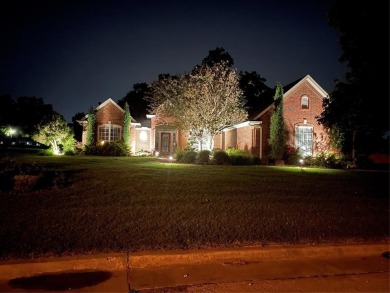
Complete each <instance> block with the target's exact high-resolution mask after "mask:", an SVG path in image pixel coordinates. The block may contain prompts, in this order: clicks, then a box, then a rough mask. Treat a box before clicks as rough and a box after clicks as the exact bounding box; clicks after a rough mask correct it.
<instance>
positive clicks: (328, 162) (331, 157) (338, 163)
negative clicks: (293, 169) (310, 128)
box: [305, 152, 347, 169]
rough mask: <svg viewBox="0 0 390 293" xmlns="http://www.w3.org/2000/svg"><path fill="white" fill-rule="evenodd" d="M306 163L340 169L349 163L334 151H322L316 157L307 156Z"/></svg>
mask: <svg viewBox="0 0 390 293" xmlns="http://www.w3.org/2000/svg"><path fill="white" fill-rule="evenodd" d="M305 165H307V166H314V167H322V168H332V169H340V168H345V167H346V166H347V163H346V162H345V161H344V160H343V158H342V157H341V156H340V155H337V154H335V153H333V152H320V153H318V154H317V155H316V156H315V157H313V156H308V157H306V158H305Z"/></svg>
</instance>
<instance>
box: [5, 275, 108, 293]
mask: <svg viewBox="0 0 390 293" xmlns="http://www.w3.org/2000/svg"><path fill="white" fill-rule="evenodd" d="M111 276H112V273H110V272H107V271H65V272H59V273H46V274H39V275H35V276H31V277H21V278H16V279H12V280H10V281H9V283H8V284H9V285H10V286H11V287H14V288H21V289H25V290H48V291H59V290H61V291H62V290H69V289H80V288H84V287H88V286H93V285H96V284H99V283H102V282H104V281H106V280H108V279H109V278H111Z"/></svg>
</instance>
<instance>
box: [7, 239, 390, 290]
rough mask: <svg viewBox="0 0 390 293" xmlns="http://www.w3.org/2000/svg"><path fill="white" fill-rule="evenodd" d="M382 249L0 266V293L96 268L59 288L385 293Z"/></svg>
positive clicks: (258, 250)
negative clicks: (83, 280) (21, 283)
mask: <svg viewBox="0 0 390 293" xmlns="http://www.w3.org/2000/svg"><path fill="white" fill-rule="evenodd" d="M388 251H390V247H389V243H355V244H338V245H315V246H276V245H275V246H269V247H244V248H232V249H209V250H196V251H166V252H142V253H132V254H129V255H126V254H108V255H93V256H77V257H63V258H50V259H37V260H31V261H23V262H19V261H12V262H2V263H0V291H1V292H13V291H32V290H31V288H30V289H29V288H23V287H15V286H11V285H10V283H9V281H10V280H12V279H16V278H20V277H29V276H34V275H37V274H45V273H54V272H64V271H65V272H69V271H72V272H73V271H80V272H81V271H95V270H99V271H109V272H111V273H110V277H109V278H108V279H107V280H105V281H104V282H101V283H98V284H95V285H91V286H86V287H82V288H78V289H72V284H71V282H70V283H69V284H67V285H68V286H67V290H66V291H72V290H74V291H77V292H128V291H129V288H130V289H132V290H135V291H139V292H183V291H184V292H185V291H188V292H264V291H267V292H270V291H284V292H293V291H300V292H313V291H314V292H318V291H321V292H325V291H327V292H334V291H344V292H346V291H347V292H389V290H390V288H389V287H390V286H389V259H388V258H386V257H385V256H386V252H388ZM384 255H385V256H384ZM127 265H128V267H129V269H127V268H126V267H127ZM38 289H39V288H38ZM39 291H45V288H40V290H39ZM57 291H58V290H57Z"/></svg>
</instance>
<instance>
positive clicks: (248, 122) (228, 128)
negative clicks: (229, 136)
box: [222, 121, 262, 132]
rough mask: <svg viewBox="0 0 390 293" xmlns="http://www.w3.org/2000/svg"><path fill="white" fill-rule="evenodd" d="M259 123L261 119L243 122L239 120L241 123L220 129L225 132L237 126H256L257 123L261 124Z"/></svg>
mask: <svg viewBox="0 0 390 293" xmlns="http://www.w3.org/2000/svg"><path fill="white" fill-rule="evenodd" d="M261 124H262V121H245V122H241V123H238V124H235V125H232V126H229V127H226V128H224V129H222V131H225V132H226V131H229V130H232V129H237V128H241V127H245V126H257V125H261Z"/></svg>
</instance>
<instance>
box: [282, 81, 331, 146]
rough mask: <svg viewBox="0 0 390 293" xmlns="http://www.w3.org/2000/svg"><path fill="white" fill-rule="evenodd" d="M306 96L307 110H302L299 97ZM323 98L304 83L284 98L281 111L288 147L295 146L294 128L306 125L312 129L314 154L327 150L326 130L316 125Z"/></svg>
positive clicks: (306, 82) (327, 137) (309, 85)
mask: <svg viewBox="0 0 390 293" xmlns="http://www.w3.org/2000/svg"><path fill="white" fill-rule="evenodd" d="M304 95H306V96H307V97H308V98H309V108H308V109H302V107H301V97H302V96H304ZM322 99H323V97H322V96H321V95H320V94H319V93H318V92H317V90H316V89H315V88H314V87H313V86H312V85H311V84H310V83H309V82H308V81H304V82H303V83H302V84H301V85H300V86H299V87H298V88H296V89H294V91H292V92H291V93H289V94H288V96H285V98H284V104H283V110H284V118H285V123H286V131H287V133H288V141H287V143H288V145H290V146H294V145H295V126H296V125H304V124H303V123H304V119H306V121H307V122H306V123H307V124H306V125H308V126H312V127H313V134H314V137H313V141H314V142H313V151H314V153H316V152H319V151H323V150H327V149H329V135H328V132H327V130H326V129H325V128H324V127H323V126H322V125H318V123H317V119H316V118H315V117H316V116H317V115H319V114H321V112H322V110H323V108H322Z"/></svg>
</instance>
